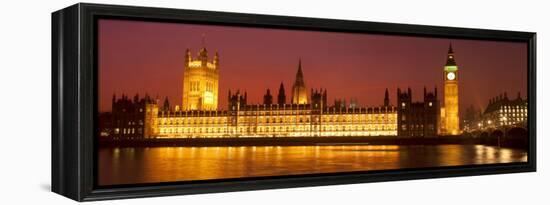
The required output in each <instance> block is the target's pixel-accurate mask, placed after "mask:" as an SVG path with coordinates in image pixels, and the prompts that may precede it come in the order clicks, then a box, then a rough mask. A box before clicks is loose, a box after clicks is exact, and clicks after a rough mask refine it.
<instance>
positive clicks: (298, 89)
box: [292, 58, 308, 104]
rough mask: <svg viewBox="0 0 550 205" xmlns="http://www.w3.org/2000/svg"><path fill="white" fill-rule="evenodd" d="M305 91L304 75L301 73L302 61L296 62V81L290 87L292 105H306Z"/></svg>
mask: <svg viewBox="0 0 550 205" xmlns="http://www.w3.org/2000/svg"><path fill="white" fill-rule="evenodd" d="M307 103H308V99H307V89H306V84H305V82H304V73H303V71H302V59H301V58H300V59H299V60H298V72H296V80H295V81H294V85H293V86H292V104H307Z"/></svg>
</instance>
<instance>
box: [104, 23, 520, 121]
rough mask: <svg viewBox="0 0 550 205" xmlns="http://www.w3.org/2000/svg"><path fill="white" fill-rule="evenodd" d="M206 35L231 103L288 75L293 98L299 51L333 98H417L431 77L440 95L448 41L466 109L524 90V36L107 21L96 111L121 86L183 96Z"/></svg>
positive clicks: (312, 83)
mask: <svg viewBox="0 0 550 205" xmlns="http://www.w3.org/2000/svg"><path fill="white" fill-rule="evenodd" d="M203 34H204V36H205V45H206V47H207V49H208V51H209V54H211V55H210V56H209V58H210V59H211V57H212V56H213V54H214V52H215V51H218V52H219V55H220V82H219V83H220V84H219V85H220V87H219V106H218V107H219V109H226V106H227V91H228V89H232V90H236V89H241V90H246V91H248V100H249V103H260V102H261V101H262V99H263V95H264V94H265V90H266V89H267V88H269V89H271V91H272V93H274V94H275V95H276V94H277V90H278V88H279V84H280V83H281V82H283V83H284V85H285V88H286V91H287V102H288V101H289V99H290V93H291V86H292V83H293V81H294V77H295V74H296V70H297V65H298V59H299V58H301V59H302V69H303V72H304V78H305V83H306V86H307V87H308V92H309V91H310V88H326V89H328V101H329V103H330V104H332V102H333V101H334V99H335V98H345V99H348V101H349V99H350V98H357V99H358V102H359V104H360V105H361V106H378V105H381V104H382V103H383V97H384V91H385V89H386V88H389V91H390V101H391V103H392V104H395V100H396V89H397V87H401V88H402V89H403V88H405V89H406V88H407V87H411V89H412V90H413V100H415V101H419V100H421V99H422V92H423V87H424V86H427V87H428V90H433V88H434V87H435V86H437V88H438V91H439V93H438V96H441V97H440V100H441V101H442V99H443V98H442V97H443V66H444V64H445V62H446V55H447V50H448V47H449V43H452V45H453V49H454V51H455V58H456V60H457V64H458V66H459V75H460V76H459V77H460V88H459V95H460V109H461V112H462V111H464V109H465V108H466V107H467V106H469V105H474V106H476V107H478V108H482V107H483V108H484V107H485V106H486V105H487V103H488V100H489V98H491V97H494V96H496V95H498V94H499V93H502V92H505V91H507V92H508V96H509V97H513V98H515V97H516V96H517V92H521V95H522V97H525V95H526V90H527V45H526V44H522V43H508V42H493V41H478V40H457V39H438V38H421V37H406V36H387V35H367V34H351V33H333V32H318V31H291V30H278V29H264V28H243V27H227V26H205V25H190V24H176V23H158V22H138V21H124V20H100V21H99V45H98V46H99V110H100V111H110V109H111V98H112V95H113V94H116V95H117V96H120V95H121V94H122V93H125V94H127V95H130V96H134V95H135V94H136V93H139V94H140V95H141V96H143V95H144V94H145V93H148V94H149V95H151V96H153V97H154V96H157V95H158V96H160V97H161V98H162V99H164V97H165V96H167V97H168V98H169V100H170V102H171V104H172V105H174V104H181V95H182V79H183V68H184V66H183V63H184V55H185V50H186V49H187V48H189V49H191V51H192V54H193V57H195V56H196V54H197V52H198V50H199V49H200V48H201V47H202V36H203Z"/></svg>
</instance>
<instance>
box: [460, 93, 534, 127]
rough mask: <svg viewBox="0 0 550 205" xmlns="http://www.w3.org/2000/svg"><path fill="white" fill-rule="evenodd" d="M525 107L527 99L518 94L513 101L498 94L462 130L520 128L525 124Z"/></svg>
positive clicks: (505, 95)
mask: <svg viewBox="0 0 550 205" xmlns="http://www.w3.org/2000/svg"><path fill="white" fill-rule="evenodd" d="M527 106H528V104H527V99H522V98H521V95H520V94H519V93H518V96H517V97H516V98H515V99H513V100H510V99H509V98H508V95H507V93H503V94H500V95H498V96H496V97H494V98H491V99H490V100H489V103H488V104H487V107H486V108H485V110H484V111H483V113H482V114H481V115H478V116H476V117H475V118H474V119H473V120H471V121H470V122H469V123H467V124H465V127H464V130H465V131H468V132H472V131H475V130H485V129H493V128H498V127H516V126H518V125H520V127H521V125H522V124H526V123H527Z"/></svg>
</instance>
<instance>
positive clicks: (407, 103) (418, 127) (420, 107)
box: [397, 88, 440, 137]
mask: <svg viewBox="0 0 550 205" xmlns="http://www.w3.org/2000/svg"><path fill="white" fill-rule="evenodd" d="M397 106H398V108H397V112H398V117H399V119H398V121H397V129H398V132H397V133H398V135H399V136H410V137H435V136H437V133H438V122H439V120H440V119H439V111H440V110H439V100H438V99H437V88H435V89H434V92H433V93H432V92H426V88H424V101H423V102H413V101H412V92H411V89H410V88H409V89H407V91H406V92H405V91H403V92H402V91H401V89H399V88H398V89H397Z"/></svg>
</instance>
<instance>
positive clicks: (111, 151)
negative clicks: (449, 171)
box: [98, 145, 527, 185]
mask: <svg viewBox="0 0 550 205" xmlns="http://www.w3.org/2000/svg"><path fill="white" fill-rule="evenodd" d="M98 157H99V158H98V178H99V181H98V184H99V185H117V184H135V183H155V182H174V181H192V180H207V179H225V178H242V177H259V176H277V175H296V174H313V173H333V172H349V171H370V170H387V169H400V168H421V167H436V166H455V165H472V164H494V163H510V162H527V152H526V151H524V150H520V149H509V148H498V147H492V146H484V145H431V146H422V145H414V146H413V145H410V146H398V145H360V146H349V145H346V146H255V147H254V146H246V147H244V146H243V147H150V148H147V147H139V148H101V149H100V150H99V156H98Z"/></svg>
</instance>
